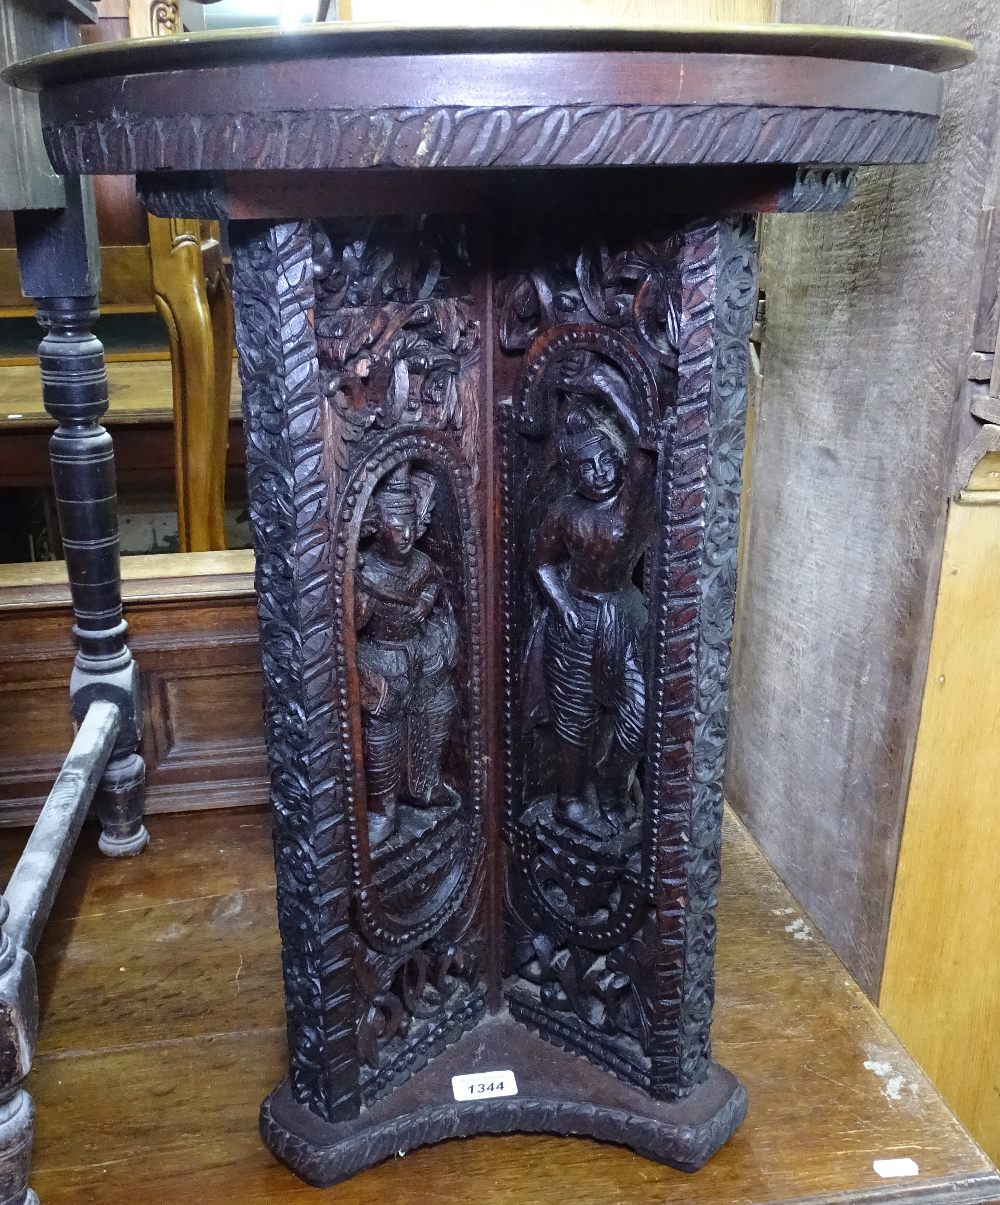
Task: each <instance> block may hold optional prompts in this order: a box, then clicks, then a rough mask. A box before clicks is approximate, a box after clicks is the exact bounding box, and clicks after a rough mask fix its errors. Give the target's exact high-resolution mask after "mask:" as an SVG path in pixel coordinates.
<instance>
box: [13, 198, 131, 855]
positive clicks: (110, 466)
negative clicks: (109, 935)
mask: <svg viewBox="0 0 1000 1205" xmlns="http://www.w3.org/2000/svg"><path fill="white" fill-rule="evenodd" d="M66 193H67V203H66V207H65V208H64V209H60V210H51V211H48V210H45V211H43V210H32V211H25V212H21V213H18V214H16V215H15V223H16V231H17V249H18V263H19V267H20V271H21V287H22V290H23V292H24V294H25V296H27V297H33V298H35V304H36V312H37V315H38V321H39V323H40V324H41V326H42V327H43V328H44V329H45V332H46V333H45V337H44V338H43V339H42V342H41V345H40V346H39V362H40V367H41V375H42V398H43V401H44V404H45V408H46V410H47V411H48V413H49V414H50V415H51V416H52V417H53V418H54V419H55V420H56V422H57V423H58V424H59V425H58V427H57V428H56V431H55V432H54V434H53V436H52V439H51V442H50V445H49V450H50V458H51V462H52V479H53V484H54V487H55V496H56V506H57V510H58V515H59V526H60V531H61V534H62V541H63V550H64V556H65V558H66V569H67V573H68V576H69V585H70V592H71V594H72V598H73V613H74V616H75V619H76V622H75V625H74V628H73V631H74V635H75V636H76V638H77V641H78V652H77V656H76V662H75V665H74V669H73V675H72V678H71V681H70V696H71V700H72V708H73V717H74V719H75V720H76V722H77V724H79V723H81V722H82V720H83V718H84V716H85V715H86V713H87V709H88V707H90V705H91V703H93V702H95V701H97V700H99V699H100V700H104V701H106V702H110V703H113V704H115V705H116V706H117V707H118V708H119V710H120V711H121V715H122V723H121V727H120V729H119V733H118V738H117V741H116V743H115V747H114V751H113V753H112V756H111V760H110V762H109V763H108V766H107V770H106V771H105V774H104V777H103V778H102V780H101V785H100V788H99V790H98V793H97V797H96V799H95V810H96V813H97V816H98V818H99V819H100V822H101V827H102V830H103V832H102V836H101V849H102V850H103V852H104V853H106V854H107V855H108V856H109V857H127V856H129V855H132V854H137V853H139V851H140V850H141V849H143V847H144V846H145V845H146V843H147V841H148V840H149V835H148V833H147V832H146V829H145V826H144V825H143V788H144V782H145V766H144V763H143V760H142V758H141V757H140V756H139V754H138V748H139V742H140V739H141V736H142V707H141V703H140V699H139V671H138V667H137V666H136V664H135V662H134V661H133V659H132V654H131V652H130V651H129V648H128V645H127V644H126V641H125V636H126V632H127V631H128V626H127V624H126V623H125V621H124V619H123V618H122V602H121V578H120V567H119V546H118V504H117V495H116V487H115V466H114V450H113V447H112V442H111V436H110V435H109V434H108V432H107V431H106V430H105V429H104V428H103V427H102V426H101V425H100V419H101V417H102V416H103V414H104V412H105V411H106V410H107V408H108V378H107V372H106V370H105V365H104V348H103V347H102V345H101V342H100V340H99V339H97V338H96V337H95V335H94V334H93V333H92V330H91V328H92V326H93V324H94V322H95V321H96V319H97V312H98V311H97V296H96V294H97V291H98V287H99V273H98V268H97V261H96V238H95V234H94V230H93V222H94V218H93V200H92V197H90V196H89V195H88V189H87V185H86V183H85V182H81V181H80V180H79V179H73V178H69V179H67V181H66Z"/></svg>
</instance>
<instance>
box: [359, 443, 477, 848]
mask: <svg viewBox="0 0 1000 1205" xmlns="http://www.w3.org/2000/svg"><path fill="white" fill-rule="evenodd" d="M434 489H435V480H434V477H433V476H432V475H431V474H430V473H426V472H421V471H419V470H413V469H412V468H411V466H410V464H409V463H404V464H401V465H400V466H398V467H397V468H396V469H394V470H393V471H392V472H391V473H389V474H388V475H387V477H386V478H385V479H384V480H383V481H382V482H380V484H379V485H378V486H377V488H376V489H375V491H374V493H373V494H372V497H371V501H370V502H369V504H368V509H367V511H366V514H365V521H364V523H363V525H362V536H363V537H368V539H369V542H368V543H367V544H366V545H365V546H364V548H363V551H362V552H361V553H360V554H359V556H358V565H357V569H356V571H355V626H356V630H357V633H358V646H357V647H358V676H359V679H360V685H361V709H362V730H363V738H364V739H363V745H364V761H365V774H366V782H367V810H368V835H369V840H370V841H371V844H372V845H373V846H374V845H377V844H379V843H380V842H382V841H385V840H386V839H387V838H389V837H390V836H391V835H392V834H393V833H394V832H395V831H396V827H397V808H398V806H399V804H400V803H405V804H409V805H412V806H414V807H436V806H441V805H450V804H454V803H457V802H458V798H459V797H458V795H457V793H456V792H455V791H454V790H453V789H452V787H450V786H449V785H448V784H447V783H446V782H445V781H444V779H443V777H442V760H443V756H444V751H445V746H446V744H447V741H448V736H449V734H450V731H451V726H452V722H453V719H454V715H455V710H456V708H457V706H458V694H457V692H456V689H455V685H454V681H453V675H454V670H455V666H456V664H457V661H458V628H457V625H456V622H455V617H454V614H453V612H452V608H451V602H450V600H449V598H448V594H447V591H446V589H445V584H444V579H443V577H442V574H441V571H440V569H439V568H438V566H437V565H436V564H435V563H434V561H433V560H432V559H431V558H430V557H429V556H428V555H427V554H426V553H425V552H422V551H421V550H420V549H419V548H417V547H416V542H417V540H419V539H420V537H421V536H422V535H423V533H424V532H425V531H426V530H427V526H428V523H429V522H430V516H431V511H432V509H433V505H434Z"/></svg>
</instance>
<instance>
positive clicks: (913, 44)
mask: <svg viewBox="0 0 1000 1205" xmlns="http://www.w3.org/2000/svg"><path fill="white" fill-rule="evenodd" d="M532 51H543V52H545V51H547V52H556V51H589V52H590V53H600V52H604V51H646V52H649V51H659V52H674V53H684V54H737V55H782V56H784V55H788V56H793V57H812V58H826V59H842V60H845V61H853V62H866V63H885V64H889V65H895V66H898V67H914V68H917V69H919V70H921V71H933V72H940V71H950V70H952V69H953V68H956V67H962V66H964V65H965V64H966V63H970V62H971V61H972V60H973V59H974V58H975V49H974V47H973V46H972V45H970V43H968V42H963V41H960V40H959V39H958V38H944V37H930V36H928V35H925V34H912V33H896V32H891V31H883V30H873V29H855V28H846V27H844V28H841V27H838V26H833V25H790V24H789V25H737V24H725V23H719V24H713V25H704V26H700V25H646V24H637V23H633V24H628V23H618V24H614V25H610V24H609V25H604V24H597V23H594V24H588V25H580V26H565V25H540V26H532V27H524V26H509V27H508V26H440V27H437V26H424V27H418V26H394V25H364V24H352V23H346V22H345V23H333V24H324V25H313V26H309V27H306V28H304V29H299V30H280V29H231V30H220V31H216V32H213V33H194V34H181V35H179V36H177V37H171V38H169V39H164V38H136V39H130V40H126V41H121V42H101V43H97V44H95V45H91V46H81V47H77V48H75V49H72V50H62V51H57V52H55V53H53V54H43V55H39V56H37V57H36V58H33V59H27V60H25V61H24V62H22V63H18V64H16V65H14V66H13V67H10V68H8V69H7V70H6V71H5V72H4V73H3V77H4V79H6V80H7V82H8V83H11V84H14V85H15V86H16V87H18V88H29V89H32V90H39V89H42V88H48V87H51V86H53V85H55V84H62V83H68V82H73V81H78V80H84V79H98V78H103V77H106V76H109V75H126V74H127V75H136V74H147V73H150V72H159V71H178V70H186V69H188V68H202V67H218V66H226V65H230V64H233V63H236V62H239V63H260V62H274V61H287V60H292V59H302V58H314V57H322V58H331V59H333V58H341V57H346V56H355V55H381V54H394V55H395V54H408V55H409V54H417V55H419V54H435V55H436V54H442V53H444V54H496V53H515V54H516V53H525V52H532Z"/></svg>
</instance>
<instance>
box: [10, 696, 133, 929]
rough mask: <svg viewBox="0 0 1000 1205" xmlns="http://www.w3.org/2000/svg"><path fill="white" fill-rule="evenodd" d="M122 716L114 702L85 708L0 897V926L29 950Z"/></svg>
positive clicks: (41, 922)
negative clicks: (1, 917) (3, 908)
mask: <svg viewBox="0 0 1000 1205" xmlns="http://www.w3.org/2000/svg"><path fill="white" fill-rule="evenodd" d="M121 719H122V716H121V711H120V710H119V708H118V707H116V706H115V705H114V704H113V703H105V702H95V703H92V704H91V705H90V707H89V708H88V709H87V714H86V715H85V716H84V718H83V722H82V723H81V725H80V728H79V730H78V732H77V734H76V739H75V740H74V741H73V744H72V745H71V746H70V750H69V753H68V754H67V755H66V760H65V761H64V762H63V766H62V769H61V770H60V771H59V776H58V777H57V778H56V781H55V783H54V784H53V787H52V790H51V791H50V792H49V797H48V799H46V801H45V806H44V807H43V808H42V811H41V814H40V815H39V817H38V820H37V821H36V823H35V827H34V828H33V829H32V830H31V836H30V837H29V838H28V844H27V845H26V846H25V847H24V852H23V853H22V854H21V857H20V858H19V860H18V863H17V866H16V867H15V868H14V873H13V874H12V875H11V877H10V882H9V883H8V884H7V889H6V891H5V892H4V898H5V899H6V901H7V903H8V904H9V906H10V919H9V920H8V922H7V923H6V925H4V930H5V932H6V934H7V936H8V937H9V938H10V939H11V941H13V942H14V943H15V944H16V945H19V946H22V947H23V948H24V949H26V950H29V951H33V950H34V948H35V946H36V945H37V944H38V938H39V936H40V935H41V932H42V929H43V928H44V927H45V922H46V920H48V916H49V911H50V910H51V908H52V901H53V900H54V899H55V897H56V892H57V891H58V890H59V885H60V883H61V882H62V880H63V875H64V874H65V873H66V867H67V865H68V864H69V859H70V855H71V854H72V852H73V847H74V846H75V845H76V839H77V837H79V835H80V829H81V828H82V827H83V821H84V818H85V817H86V815H87V811H88V809H89V807H90V802H91V800H92V799H93V797H94V792H95V791H96V790H97V784H98V783H99V782H100V779H101V775H102V774H103V773H104V768H105V766H106V765H107V763H108V759H109V757H110V756H111V751H112V749H113V748H114V744H115V738H116V737H117V735H118V729H119V727H120V725H121Z"/></svg>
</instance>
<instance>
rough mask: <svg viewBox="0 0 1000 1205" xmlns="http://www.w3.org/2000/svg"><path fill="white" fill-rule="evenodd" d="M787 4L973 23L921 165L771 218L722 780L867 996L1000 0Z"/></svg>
mask: <svg viewBox="0 0 1000 1205" xmlns="http://www.w3.org/2000/svg"><path fill="white" fill-rule="evenodd" d="M781 15H782V18H783V19H784V20H788V21H804V22H823V23H831V24H832V23H838V24H840V23H842V24H851V25H870V26H876V27H881V28H887V29H890V28H894V29H912V30H916V31H921V32H925V33H938V34H952V35H957V36H959V37H965V38H969V39H970V40H971V41H973V42H974V43H975V44H976V45H977V47H978V49H979V53H980V59H979V62H978V63H977V64H976V65H975V66H973V67H971V68H968V69H966V70H965V71H963V72H961V73H959V74H957V75H956V76H954V77H951V78H950V79H949V81H948V84H947V95H946V102H945V116H944V119H943V121H942V124H941V135H940V145H939V147H938V150H937V151H936V153H935V155H934V157H933V159H932V161H931V162H930V163H929V164H928V165H927V166H925V167H923V168H917V169H913V168H906V169H889V170H881V169H880V170H869V171H868V172H866V173H864V174H863V178H862V180H861V182H860V185H859V189H858V196H857V199H856V201H855V202H854V204H853V205H851V206H850V207H848V208H847V209H846V210H844V211H843V212H842V213H839V214H833V215H816V216H785V217H778V218H774V219H771V220H770V221H769V222H768V223H767V225H766V229H765V235H764V260H763V269H764V270H763V283H764V287H765V289H766V292H767V325H766V333H765V337H764V346H763V356H762V360H763V382H764V383H763V389H762V392H761V397H760V399H759V411H758V426H757V431H756V437H755V441H754V455H753V464H752V466H751V473H752V482H753V485H752V490H751V494H750V506H749V514H748V517H747V528H746V534H747V548H746V552H745V559H744V568H745V573H744V580H743V583H742V587H741V600H740V607H741V615H740V620H739V631H738V637H737V640H738V647H737V656H736V668H735V690H734V720H733V726H732V743H731V756H730V772H729V780H728V792H729V796H730V799H731V800H732V803H733V805H734V807H735V808H736V810H737V812H738V813H739V814H740V815H741V816H742V817H743V819H744V820H745V821H746V823H747V824H748V826H749V827H750V829H751V831H752V832H753V834H754V836H755V837H756V838H757V840H758V841H759V842H760V844H761V846H762V848H763V849H764V851H765V853H766V854H767V855H768V857H769V858H770V859H771V860H772V862H773V863H774V865H775V866H776V868H777V870H778V872H779V873H780V874H781V875H782V877H783V878H784V879H785V881H786V882H787V883H788V885H789V886H790V887H791V889H792V891H793V892H794V893H795V894H796V896H797V897H798V898H799V900H800V901H801V902H802V904H803V905H804V907H805V908H807V909H808V911H809V912H810V913H812V915H813V916H814V917H815V919H816V921H817V923H818V925H819V926H820V928H821V929H822V931H823V933H824V935H825V936H826V937H827V939H828V940H829V941H830V943H831V944H832V945H833V947H834V949H835V950H836V951H837V953H838V954H839V955H840V956H841V957H842V958H843V959H844V961H845V962H846V963H847V965H848V967H849V968H850V970H851V971H852V973H853V974H854V975H855V976H856V977H857V978H858V980H859V981H860V982H861V984H862V986H863V987H864V988H865V990H866V991H867V992H868V993H869V995H872V996H874V995H875V994H876V993H877V990H878V984H879V977H880V973H881V968H882V959H883V953H884V946H885V938H886V927H887V922H888V915H889V906H890V899H891V893H892V885H893V876H894V872H895V866H896V859H897V853H898V848H899V838H900V827H901V822H902V816H903V811H904V806H905V799H906V791H907V784H908V780H909V770H910V763H911V757H912V749H913V742H914V739H915V734H916V729H917V717H918V712H919V706H920V697H921V689H922V686H923V680H924V671H925V666H926V658H927V649H928V644H929V630H930V623H931V619H932V614H933V599H934V592H935V589H936V585H937V578H938V572H939V564H940V556H941V542H942V533H943V527H944V518H945V509H946V498H947V493H948V486H949V481H950V474H951V469H952V463H953V453H954V443H955V436H956V431H957V419H958V406H957V405H956V398H957V393H958V386H959V382H960V379H961V377H962V375H963V372H964V368H965V361H966V359H967V353H968V339H969V333H970V329H971V309H972V304H973V303H974V297H973V296H972V294H973V293H974V292H977V291H978V265H977V264H976V262H975V253H976V233H977V226H978V222H979V214H980V209H981V207H982V205H983V197H984V185H985V181H986V177H987V173H988V169H989V164H990V158H991V151H992V145H993V142H994V139H995V136H996V126H997V105H996V94H997V85H998V81H1000V71H998V42H1000V4H998V2H997V0H899V2H898V3H891V2H889V0H878V2H875V3H872V2H868V3H861V2H860V0H835V2H833V3H821V2H820V0H785V3H784V4H783V5H782V9H781Z"/></svg>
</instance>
